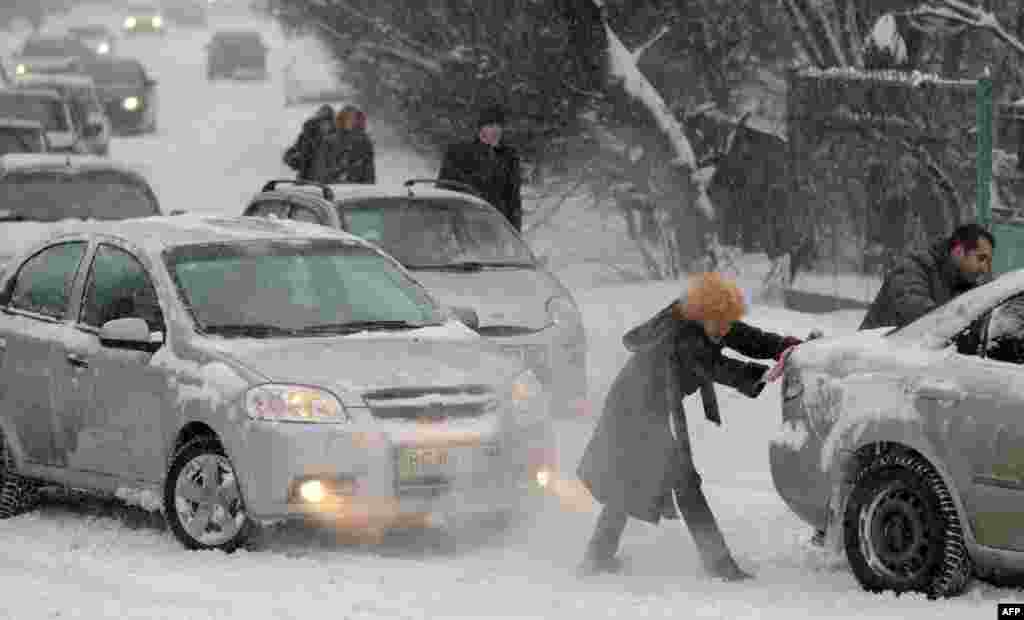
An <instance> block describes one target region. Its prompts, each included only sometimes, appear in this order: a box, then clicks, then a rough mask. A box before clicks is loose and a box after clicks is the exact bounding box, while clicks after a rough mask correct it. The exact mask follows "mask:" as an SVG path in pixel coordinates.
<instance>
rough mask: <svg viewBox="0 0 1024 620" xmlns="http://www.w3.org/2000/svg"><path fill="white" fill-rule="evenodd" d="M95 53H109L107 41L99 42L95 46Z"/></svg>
mask: <svg viewBox="0 0 1024 620" xmlns="http://www.w3.org/2000/svg"><path fill="white" fill-rule="evenodd" d="M96 53H97V54H109V53H110V44H109V43H107V42H106V41H104V42H103V43H100V44H99V45H98V46H96Z"/></svg>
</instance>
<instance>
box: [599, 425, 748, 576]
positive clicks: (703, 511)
mask: <svg viewBox="0 0 1024 620" xmlns="http://www.w3.org/2000/svg"><path fill="white" fill-rule="evenodd" d="M677 419H678V418H677ZM674 431H675V433H676V439H677V445H678V446H679V448H680V456H681V457H682V458H681V462H682V468H683V469H684V471H683V475H682V476H680V479H679V483H678V484H677V485H676V487H675V488H674V489H672V491H671V493H670V495H669V498H668V501H669V502H671V505H670V506H669V508H670V510H671V511H672V512H673V513H676V516H677V517H680V518H681V519H683V520H684V521H686V527H687V528H688V529H689V530H690V535H692V536H693V541H694V543H696V545H697V551H698V552H699V553H700V557H701V560H702V561H703V563H704V566H705V568H708V569H713V568H714V567H717V566H720V565H721V564H722V563H723V562H725V561H731V560H732V554H731V553H730V551H729V547H728V545H726V544H725V537H724V536H722V531H721V530H720V529H719V528H718V522H717V521H716V520H715V515H714V513H712V512H711V506H709V505H708V500H707V497H705V496H704V490H703V489H702V488H701V479H700V474H699V473H697V469H696V468H695V467H694V464H693V454H692V453H691V452H690V438H689V435H688V433H687V430H686V423H685V419H684V421H683V422H682V423H681V424H679V427H678V429H674ZM628 520H629V516H628V515H627V514H626V511H625V510H623V509H622V508H620V507H618V506H610V505H605V506H604V508H603V509H602V510H601V514H600V516H598V518H597V525H596V527H595V528H594V534H593V536H592V537H591V539H590V544H589V545H588V546H587V556H589V557H591V558H593V559H597V560H603V559H608V558H611V557H612V556H614V555H615V553H616V552H617V551H618V550H619V542H620V540H621V539H622V533H623V531H625V529H626V522H627V521H628Z"/></svg>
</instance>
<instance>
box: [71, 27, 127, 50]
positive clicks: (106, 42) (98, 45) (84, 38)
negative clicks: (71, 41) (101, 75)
mask: <svg viewBox="0 0 1024 620" xmlns="http://www.w3.org/2000/svg"><path fill="white" fill-rule="evenodd" d="M68 35H70V36H72V37H75V38H76V39H78V40H79V41H81V42H82V43H84V44H85V45H87V46H89V48H90V49H92V50H93V52H94V53H95V54H96V55H98V56H113V55H114V54H116V53H117V34H115V33H114V31H112V30H111V29H110V28H107V27H106V26H103V25H101V24H89V25H84V26H72V27H70V28H68Z"/></svg>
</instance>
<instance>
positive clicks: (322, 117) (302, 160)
mask: <svg viewBox="0 0 1024 620" xmlns="http://www.w3.org/2000/svg"><path fill="white" fill-rule="evenodd" d="M333 130H334V108H332V107H331V106H329V105H326V104H325V105H322V106H320V108H319V109H317V111H316V114H314V115H313V116H311V117H310V118H308V119H306V121H305V122H304V123H302V131H300V132H299V136H298V138H296V140H295V144H293V145H292V146H290V147H288V150H286V151H285V152H284V158H283V159H284V163H285V165H286V166H288V167H289V168H291V169H292V170H294V171H295V172H296V176H297V177H298V178H300V179H309V178H311V177H310V170H311V168H312V166H313V158H314V157H315V155H316V153H317V152H318V151H319V149H320V144H321V142H322V141H323V139H324V138H325V137H326V136H327V135H328V134H330V133H331V132H332V131H333Z"/></svg>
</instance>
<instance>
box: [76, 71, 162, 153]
mask: <svg viewBox="0 0 1024 620" xmlns="http://www.w3.org/2000/svg"><path fill="white" fill-rule="evenodd" d="M85 71H86V73H87V74H88V75H89V76H90V77H91V78H92V79H93V82H94V83H95V84H96V91H97V93H98V95H99V99H100V101H101V102H102V104H103V107H104V108H105V109H106V114H107V118H108V119H110V124H111V127H112V128H113V132H114V133H115V134H120V135H124V134H137V133H152V132H155V131H156V130H157V103H158V97H157V90H156V85H157V81H156V80H155V79H153V78H152V77H151V76H150V75H149V74H148V73H147V72H146V68H145V67H144V66H142V63H141V62H139V61H138V60H135V59H134V58H119V57H110V58H97V59H94V60H93V61H91V62H89V63H88V64H87V65H86V67H85Z"/></svg>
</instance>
